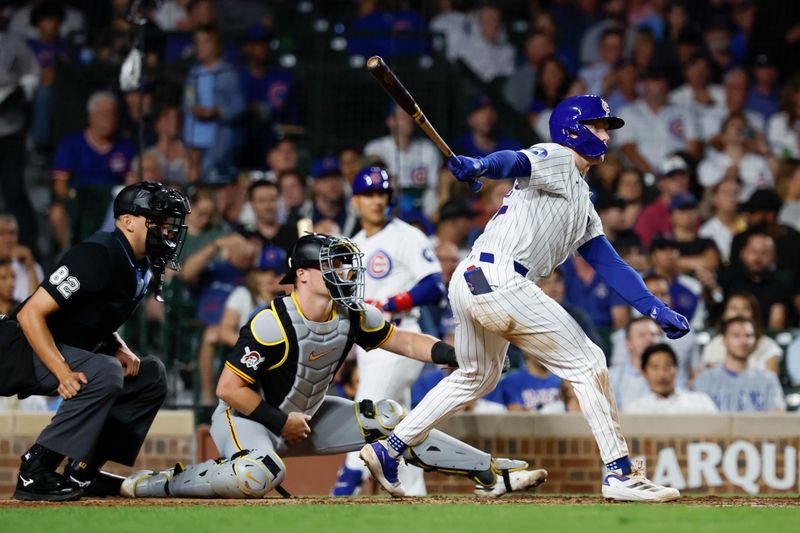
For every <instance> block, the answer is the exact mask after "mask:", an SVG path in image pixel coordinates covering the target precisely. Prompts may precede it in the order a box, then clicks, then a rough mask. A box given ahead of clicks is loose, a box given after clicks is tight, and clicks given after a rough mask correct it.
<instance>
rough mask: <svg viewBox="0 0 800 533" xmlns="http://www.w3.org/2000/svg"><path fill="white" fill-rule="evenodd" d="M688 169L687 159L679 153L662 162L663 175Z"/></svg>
mask: <svg viewBox="0 0 800 533" xmlns="http://www.w3.org/2000/svg"><path fill="white" fill-rule="evenodd" d="M688 171H689V165H687V164H686V160H685V159H684V158H682V157H681V156H679V155H671V156H669V157H667V158H665V159H664V161H662V162H661V177H663V176H671V175H673V174H677V173H678V172H688Z"/></svg>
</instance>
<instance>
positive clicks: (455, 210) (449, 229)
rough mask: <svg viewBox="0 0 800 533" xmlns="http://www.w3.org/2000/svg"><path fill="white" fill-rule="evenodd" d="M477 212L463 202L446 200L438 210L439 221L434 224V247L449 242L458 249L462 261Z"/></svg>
mask: <svg viewBox="0 0 800 533" xmlns="http://www.w3.org/2000/svg"><path fill="white" fill-rule="evenodd" d="M478 214H479V213H478V212H477V211H475V210H474V209H472V207H471V206H470V205H469V203H467V202H466V201H464V200H459V199H453V200H448V201H447V202H445V204H444V205H443V206H442V208H441V209H440V210H439V221H438V223H437V224H436V234H435V235H434V237H433V239H432V240H433V241H434V246H437V245H438V244H439V243H442V242H451V243H453V244H455V245H456V246H457V247H458V251H459V255H460V257H461V258H462V259H463V258H464V257H466V255H467V251H468V247H469V246H470V245H471V244H470V243H469V242H468V239H467V237H469V234H470V230H471V229H472V224H473V221H474V220H475V218H476V217H477V216H478Z"/></svg>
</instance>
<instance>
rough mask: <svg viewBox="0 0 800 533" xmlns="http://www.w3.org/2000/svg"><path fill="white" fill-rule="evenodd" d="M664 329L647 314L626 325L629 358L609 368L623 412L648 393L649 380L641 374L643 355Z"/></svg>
mask: <svg viewBox="0 0 800 533" xmlns="http://www.w3.org/2000/svg"><path fill="white" fill-rule="evenodd" d="M660 338H661V330H660V329H659V328H658V325H657V324H656V323H655V321H654V320H653V319H652V318H650V317H647V316H642V317H638V318H634V319H633V320H631V321H630V322H629V323H628V325H627V327H626V328H625V348H626V350H627V354H628V357H627V358H626V359H622V360H621V362H620V363H619V364H617V365H616V366H612V367H611V369H609V371H608V376H609V378H610V380H611V388H612V389H613V390H614V396H615V397H616V399H617V407H618V408H619V409H620V410H622V411H624V410H625V409H626V408H627V406H628V405H630V403H631V402H633V401H634V400H636V399H637V398H639V397H640V396H643V395H644V394H646V393H647V390H648V387H647V381H645V379H644V376H643V375H642V371H641V369H642V354H643V353H644V351H645V350H646V349H647V348H648V347H650V346H652V345H654V344H656V343H658V342H659V339H660Z"/></svg>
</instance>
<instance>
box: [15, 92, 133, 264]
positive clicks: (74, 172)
mask: <svg viewBox="0 0 800 533" xmlns="http://www.w3.org/2000/svg"><path fill="white" fill-rule="evenodd" d="M86 111H87V114H88V118H89V125H88V127H87V128H86V129H85V130H83V131H79V132H76V133H72V134H70V135H68V136H66V137H64V138H63V139H62V140H61V142H60V143H59V144H58V148H57V150H56V155H55V157H54V159H53V204H52V206H51V207H50V223H51V225H52V228H53V236H54V237H55V239H56V242H57V244H58V246H59V248H60V249H61V250H66V249H67V248H68V246H69V243H70V239H71V240H72V242H77V241H79V240H82V239H85V238H86V237H88V236H89V235H91V234H93V233H94V232H95V231H97V230H98V229H99V228H100V226H101V225H102V223H103V219H104V218H105V215H106V211H107V208H108V206H109V204H110V203H111V199H112V194H111V188H112V187H114V186H115V185H122V184H123V182H124V180H125V175H126V174H127V173H128V171H129V170H130V165H131V160H132V159H133V155H134V148H133V145H132V144H131V143H130V141H128V140H126V139H121V138H119V137H118V135H117V127H118V124H119V106H118V103H117V98H116V96H114V95H113V94H112V93H109V92H104V91H101V92H96V93H94V94H92V95H91V96H90V97H89V100H88V101H87V103H86ZM5 179H6V178H3V180H4V181H5Z"/></svg>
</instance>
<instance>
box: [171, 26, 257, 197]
mask: <svg viewBox="0 0 800 533" xmlns="http://www.w3.org/2000/svg"><path fill="white" fill-rule="evenodd" d="M194 37H195V48H196V57H197V63H195V65H194V66H193V67H192V68H191V70H189V75H188V76H187V78H186V84H185V86H184V94H183V109H184V124H183V136H184V142H185V143H186V145H187V146H188V147H189V148H191V149H192V153H193V155H192V160H193V164H192V166H191V169H190V176H189V179H190V181H194V180H193V178H194V176H192V175H191V174H192V173H193V172H196V171H197V169H199V181H201V182H205V183H228V182H230V181H231V180H232V179H233V178H234V176H235V175H236V170H235V168H234V166H233V157H234V155H235V152H236V150H237V148H238V147H239V145H240V143H241V130H240V126H239V122H240V119H241V117H242V114H243V113H244V111H245V100H244V95H243V94H242V88H241V83H240V80H239V74H238V73H237V72H236V70H235V69H234V68H233V67H232V66H230V65H229V64H228V63H226V62H225V61H223V59H222V37H221V36H220V33H219V30H217V29H216V28H210V27H207V28H202V29H200V30H198V31H196V32H195V35H194ZM198 165H199V166H198Z"/></svg>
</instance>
